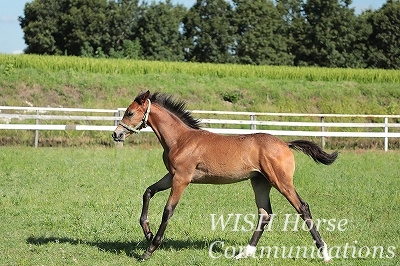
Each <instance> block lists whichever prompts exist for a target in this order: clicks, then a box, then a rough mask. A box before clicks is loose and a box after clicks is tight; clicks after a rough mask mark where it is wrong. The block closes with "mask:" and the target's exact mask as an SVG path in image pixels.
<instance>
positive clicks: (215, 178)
mask: <svg viewBox="0 0 400 266" xmlns="http://www.w3.org/2000/svg"><path fill="white" fill-rule="evenodd" d="M258 174H260V173H259V172H257V171H249V172H242V173H241V172H236V173H231V174H207V173H202V174H199V175H195V176H194V177H193V178H192V181H191V182H192V183H197V184H232V183H236V182H240V181H243V180H247V179H249V178H251V177H252V176H254V175H258Z"/></svg>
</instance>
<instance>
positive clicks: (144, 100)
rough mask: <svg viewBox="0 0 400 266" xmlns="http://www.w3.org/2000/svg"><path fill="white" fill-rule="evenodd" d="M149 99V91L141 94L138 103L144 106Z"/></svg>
mask: <svg viewBox="0 0 400 266" xmlns="http://www.w3.org/2000/svg"><path fill="white" fill-rule="evenodd" d="M149 97H150V91H149V90H148V91H146V92H145V93H143V95H142V97H141V98H140V103H141V104H144V103H145V102H146V101H147V99H148V98H149Z"/></svg>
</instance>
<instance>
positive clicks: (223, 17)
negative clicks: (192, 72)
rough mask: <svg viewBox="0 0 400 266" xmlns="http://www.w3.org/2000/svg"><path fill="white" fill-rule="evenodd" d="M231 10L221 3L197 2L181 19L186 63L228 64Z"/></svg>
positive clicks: (199, 0)
mask: <svg viewBox="0 0 400 266" xmlns="http://www.w3.org/2000/svg"><path fill="white" fill-rule="evenodd" d="M231 17H232V7H231V6H230V4H229V3H228V2H227V1H225V0H197V1H196V3H195V4H194V6H193V7H191V8H190V9H189V12H188V13H187V15H186V16H185V18H184V19H183V36H184V38H185V59H186V61H197V62H210V63H231V62H233V58H232V47H233V43H234V37H233V29H232V26H231Z"/></svg>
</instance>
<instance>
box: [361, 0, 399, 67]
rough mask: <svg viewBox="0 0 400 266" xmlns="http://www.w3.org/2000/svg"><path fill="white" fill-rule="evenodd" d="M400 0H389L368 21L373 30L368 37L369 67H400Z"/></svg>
mask: <svg viewBox="0 0 400 266" xmlns="http://www.w3.org/2000/svg"><path fill="white" fill-rule="evenodd" d="M399 14H400V1H395V0H388V1H387V2H386V3H385V4H384V5H383V6H382V8H381V9H379V10H378V11H376V12H373V13H372V14H371V15H370V16H369V17H368V21H369V23H370V25H371V27H372V32H371V34H370V36H369V38H368V45H369V54H368V56H367V59H366V60H367V65H368V67H373V68H394V69H399V68H400V15H399Z"/></svg>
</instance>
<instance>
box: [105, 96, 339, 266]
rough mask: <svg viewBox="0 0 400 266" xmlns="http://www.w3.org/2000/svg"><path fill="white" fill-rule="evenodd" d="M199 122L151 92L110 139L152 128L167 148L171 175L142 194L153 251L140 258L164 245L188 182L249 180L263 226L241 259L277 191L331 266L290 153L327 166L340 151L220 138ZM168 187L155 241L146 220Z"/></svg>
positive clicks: (269, 139)
mask: <svg viewBox="0 0 400 266" xmlns="http://www.w3.org/2000/svg"><path fill="white" fill-rule="evenodd" d="M199 123H200V121H199V120H197V119H195V118H193V117H192V115H191V113H190V112H189V111H187V110H186V108H185V103H184V102H182V101H175V100H174V99H173V98H172V97H170V96H166V95H163V94H159V93H155V94H150V92H149V91H147V92H145V93H141V94H139V95H138V96H137V97H136V98H135V100H134V101H133V102H132V103H131V104H130V105H129V107H128V108H127V109H126V112H125V114H124V117H123V119H122V121H121V122H120V123H119V125H118V126H117V128H116V129H115V131H114V133H113V134H112V137H113V138H114V140H115V141H124V140H125V138H126V137H128V136H129V135H131V134H132V133H139V131H140V130H141V129H142V128H144V127H146V126H147V125H149V126H150V127H151V128H152V129H153V131H154V133H155V134H156V136H157V138H158V140H159V141H160V143H161V145H162V147H163V148H164V152H163V160H164V164H165V167H166V168H167V170H168V173H167V174H166V175H165V176H164V177H163V178H161V179H160V180H159V181H158V182H156V183H154V184H153V185H151V186H149V187H148V188H147V189H146V191H145V192H144V194H143V208H142V214H141V216H140V225H141V227H142V229H143V232H144V235H145V237H146V239H147V240H148V241H149V242H150V246H149V247H148V248H147V250H146V251H145V252H144V254H143V255H142V256H141V259H143V260H145V259H148V258H150V257H151V255H152V254H153V252H154V251H155V250H156V249H157V248H158V247H159V246H160V244H161V242H162V239H163V236H164V232H165V229H166V227H167V223H168V220H169V219H170V218H171V216H172V215H173V213H174V209H175V207H176V206H177V204H178V202H179V199H180V198H181V196H182V194H183V191H184V190H185V188H186V187H187V186H188V185H189V184H190V183H202V184H229V183H234V182H239V181H243V180H246V179H250V181H251V185H252V187H253V190H254V195H255V201H256V205H257V208H258V214H259V216H258V217H259V222H258V224H259V225H261V226H260V227H259V228H257V230H256V231H254V233H253V236H252V237H251V239H250V242H249V244H248V245H247V246H246V248H245V250H244V251H243V252H242V253H240V254H239V255H238V256H237V258H245V257H248V256H252V255H254V254H255V252H256V245H257V243H258V241H259V239H260V237H261V235H262V233H263V231H264V227H265V226H266V225H267V224H268V222H269V221H270V219H271V216H270V215H271V214H272V209H271V203H270V197H269V193H270V190H271V187H274V188H276V189H277V190H278V191H279V192H280V193H281V194H282V195H283V196H284V197H285V198H286V199H287V200H288V201H289V202H290V204H291V205H292V206H293V207H294V208H295V209H296V211H297V212H298V213H299V214H300V215H301V217H302V218H303V219H304V221H305V223H306V224H307V225H308V227H309V230H310V233H311V235H312V237H313V239H314V241H315V244H316V246H317V248H318V249H319V251H320V252H321V253H322V255H323V259H324V261H329V260H330V257H329V254H328V248H327V245H326V244H325V242H324V241H323V240H322V238H321V236H320V234H319V232H318V231H317V228H316V227H315V226H313V224H314V223H313V221H312V217H311V213H310V209H309V207H308V204H307V203H306V202H305V201H304V200H303V199H302V198H301V197H300V196H299V194H298V193H297V192H296V190H295V188H294V185H293V174H294V170H295V162H294V156H293V153H292V152H291V150H290V149H294V150H298V151H301V152H303V153H305V154H307V155H308V156H310V157H311V158H312V159H314V161H316V162H317V163H322V164H325V165H329V164H331V163H333V162H334V161H335V159H336V157H337V155H338V154H337V152H334V153H332V154H327V153H325V152H324V151H322V150H321V149H320V148H319V147H318V146H317V145H316V144H315V143H313V142H310V141H306V140H296V141H291V142H284V141H282V140H280V139H278V138H276V137H274V136H272V135H269V134H261V133H257V134H248V135H238V136H223V135H218V134H214V133H211V132H208V131H206V130H202V129H200V125H199ZM169 188H171V191H170V195H169V198H168V201H167V203H166V205H165V208H164V212H163V215H162V221H161V224H160V227H159V229H158V231H157V233H156V235H155V236H154V235H153V233H152V232H151V230H150V226H149V220H148V208H149V203H150V199H151V198H152V197H153V196H154V194H156V193H157V192H160V191H163V190H166V189H169ZM260 229H261V230H260Z"/></svg>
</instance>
